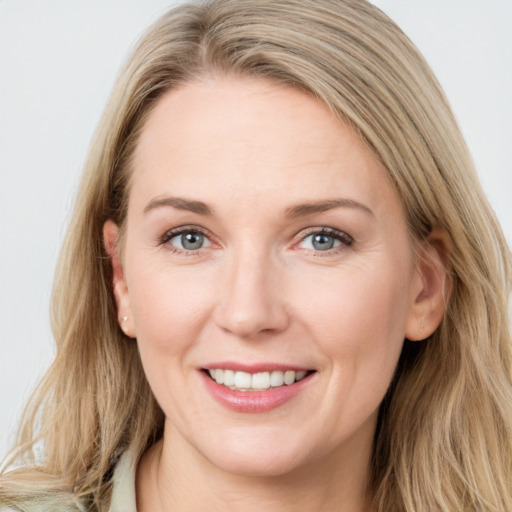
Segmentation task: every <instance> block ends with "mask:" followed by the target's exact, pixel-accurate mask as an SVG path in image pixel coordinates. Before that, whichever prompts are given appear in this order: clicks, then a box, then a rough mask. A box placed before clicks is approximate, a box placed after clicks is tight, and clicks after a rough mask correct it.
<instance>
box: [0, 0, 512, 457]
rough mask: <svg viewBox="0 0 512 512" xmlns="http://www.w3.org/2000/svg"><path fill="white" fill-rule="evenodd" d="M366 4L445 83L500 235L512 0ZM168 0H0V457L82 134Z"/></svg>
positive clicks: (39, 337) (46, 290) (45, 326)
mask: <svg viewBox="0 0 512 512" xmlns="http://www.w3.org/2000/svg"><path fill="white" fill-rule="evenodd" d="M176 3H178V2H174V4H176ZM374 3H375V4H377V5H378V6H379V7H380V8H382V9H383V10H384V11H385V12H387V13H388V14H389V15H390V16H391V17H392V18H393V19H394V20H395V21H397V23H398V24H399V25H400V26H401V27H402V29H403V30H404V31H405V32H406V33H407V34H408V35H409V37H411V39H412V40H413V41H414V42H415V43H416V45H417V46H418V47H419V48H420V50H421V51H422V52H423V54H424V55H425V57H426V58H427V60H428V61H429V63H430V64H431V66H432V68H433V69H434V72H435V73H436V74H437V76H438V78H439V80H440V82H441V84H442V85H443V87H444V88H445V91H446V93H447V95H448V98H449V100H450V101H451V104H452V107H453V110H454V112H455V114H456V117H457V119H458V120H459V123H460V126H461V128H462V131H463V133H464V135H465V137H466V140H467V142H468V144H469V147H470V148H471V151H472V154H473V157H474V159H475V162H476V165H477V168H478V171H479V174H480V177H481V180H482V182H483V185H484V188H485V190H486V191H487V194H488V196H489V198H490V200H491V203H492V205H493V206H494V208H495V210H496V212H497V215H498V217H499V219H500V220H501V223H502V225H503V228H504V230H505V233H506V235H507V238H508V240H509V243H510V242H511V241H512V204H511V203H512V201H511V190H512V151H511V145H512V99H511V98H512V36H511V33H510V27H511V26H512V0H429V1H420V0H375V2H374ZM171 5H173V2H169V1H168V0H167V1H164V0H138V1H136V0H88V1H87V2H70V1H69V0H60V1H58V0H45V1H44V2H42V1H41V0H0V459H1V458H2V457H3V455H4V454H5V453H6V451H7V449H8V446H9V444H10V443H12V441H13V435H14V428H15V424H16V422H17V420H18V418H19V414H20V412H21V406H22V404H23V403H24V402H25V401H26V399H27V397H28V396H29V393H30V391H31V390H32V389H33V387H34V385H35V383H36V382H37V380H38V379H39V378H40V377H41V375H42V373H43V371H44V370H45V368H46V367H47V366H48V364H49V363H50V361H51V359H52V357H53V354H54V348H53V341H52V334H51V330H50V322H49V298H50V293H51V286H52V279H53V273H54V269H55V263H56V258H57V255H58V251H59V247H60V245H61V242H62V238H63V236H64V232H65V226H66V224H67V222H68V220H69V216H70V211H71V206H72V204H73V198H74V196H75V192H76V188H77V183H78V179H79V176H80V172H81V167H82V165H83V162H84V160H85V155H86V153H87V148H88V145H89V142H90V139H91V136H92V134H93V131H94V129H95V126H96V124H97V122H98V119H99V116H100V113H101V111H102V108H103V106H104V105H105V102H106V100H107V97H108V94H109V91H110V89H111V87H112V84H113V82H114V79H115V76H116V74H117V72H118V71H119V69H120V66H121V64H122V62H123V60H124V58H125V57H126V55H127V53H128V51H129V49H130V48H131V47H132V46H133V44H134V43H135V42H136V40H137V38H138V37H139V36H140V34H141V33H142V31H143V30H144V29H145V28H147V26H148V25H149V24H150V23H151V22H153V21H154V20H156V19H157V17H158V16H159V15H160V14H162V13H163V12H164V11H165V10H166V9H167V8H168V7H169V6H171Z"/></svg>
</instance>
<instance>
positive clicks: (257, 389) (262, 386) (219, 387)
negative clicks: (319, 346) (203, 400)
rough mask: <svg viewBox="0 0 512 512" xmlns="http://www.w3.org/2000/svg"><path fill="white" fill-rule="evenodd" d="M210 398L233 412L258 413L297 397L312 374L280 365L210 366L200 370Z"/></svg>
mask: <svg viewBox="0 0 512 512" xmlns="http://www.w3.org/2000/svg"><path fill="white" fill-rule="evenodd" d="M202 370H203V371H202V372H201V374H202V378H203V381H204V383H205V385H206V388H207V390H208V391H209V393H210V394H211V396H212V397H213V398H214V399H215V400H216V401H217V402H218V403H220V404H221V405H223V406H224V407H227V408H228V409H231V410H233V411H236V412H244V413H261V412H267V411H270V410H272V409H274V408H276V407H279V406H281V405H283V404H284V403H286V402H287V401H288V400H291V399H292V398H294V397H295V396H297V395H298V394H300V393H301V392H302V391H303V390H304V389H305V388H306V387H307V386H308V384H309V382H310V381H311V380H312V377H313V375H314V374H315V373H316V372H315V371H314V370H308V369H304V368H297V367H283V366H282V365H259V366H258V367H255V366H246V365H235V364H232V363H228V364H222V363H219V364H214V365H210V367H208V368H203V369H202Z"/></svg>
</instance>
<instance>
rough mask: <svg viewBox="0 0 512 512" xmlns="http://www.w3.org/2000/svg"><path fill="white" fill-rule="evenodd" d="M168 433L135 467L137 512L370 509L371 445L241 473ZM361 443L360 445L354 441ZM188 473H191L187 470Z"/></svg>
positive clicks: (352, 511) (356, 511) (355, 511)
mask: <svg viewBox="0 0 512 512" xmlns="http://www.w3.org/2000/svg"><path fill="white" fill-rule="evenodd" d="M178 435H179V434H177V432H172V435H169V434H167V435H166V436H165V437H164V439H163V440H162V441H160V442H159V443H157V444H156V445H154V446H153V447H152V448H151V449H150V450H149V451H148V452H147V453H146V454H145V455H144V456H143V458H142V460H141V462H140V464H139V467H138V470H137V510H138V511H139V512H149V511H151V512H168V511H171V510H172V511H173V512H195V511H197V510H204V509H205V504H206V505H207V507H208V510H210V511H212V512H231V511H240V510H244V512H253V511H258V512H260V511H261V510H266V511H268V512H292V511H296V510H319V511H320V510H333V511H334V510H336V511H340V512H370V511H371V510H372V507H371V505H370V503H371V500H370V496H369V492H368V489H367V481H368V474H369V463H370V456H371V448H370V449H369V450H367V453H365V454H364V457H362V456H361V455H362V454H361V451H360V450H358V451H357V452H354V453H353V454H351V453H350V450H347V452H346V453H344V454H340V453H338V452H333V453H331V454H329V455H327V456H324V457H321V458H318V459H317V460H314V461H311V462H310V463H309V464H307V466H302V467H298V468H295V469H293V470H292V471H290V472H288V473H286V474H283V475H272V476H246V475H237V474H233V473H229V472H227V471H224V470H222V469H219V468H217V467H215V466H214V465H213V464H211V463H210V462H209V461H207V460H205V459H204V458H203V457H202V455H200V454H198V453H197V452H195V451H194V450H190V449H188V450H186V449H183V448H184V447H183V445H182V443H180V442H177V436H178ZM359 448H360V447H359ZM191 475H193V476H191Z"/></svg>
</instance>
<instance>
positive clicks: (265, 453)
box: [203, 436, 310, 477]
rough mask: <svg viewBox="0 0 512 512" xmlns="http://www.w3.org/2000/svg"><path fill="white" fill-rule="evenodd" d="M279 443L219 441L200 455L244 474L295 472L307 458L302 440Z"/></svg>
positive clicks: (224, 468)
mask: <svg viewBox="0 0 512 512" xmlns="http://www.w3.org/2000/svg"><path fill="white" fill-rule="evenodd" d="M287 441H288V442H287V443H285V442H280V441H279V439H278V438H277V439H276V438H275V437H274V439H271V440H267V439H261V438H260V439H257V440H256V439H253V440H248V439H247V436H246V437H245V438H244V439H242V440H240V442H238V443H237V442H224V443H223V442H219V441H217V443H216V448H217V449H214V450H211V449H209V450H205V451H204V452H203V455H204V456H205V457H206V458H207V459H208V460H209V461H210V463H211V464H213V465H214V466H215V467H217V468H218V469H221V470H223V471H225V472H227V473H231V474H236V475H239V476H247V477H276V476H282V475H286V474H289V473H291V472H294V471H295V470H297V469H298V468H299V467H301V466H303V465H304V464H307V461H308V460H309V459H310V457H308V454H307V448H306V446H304V442H301V443H299V442H297V443H290V439H288V440H287Z"/></svg>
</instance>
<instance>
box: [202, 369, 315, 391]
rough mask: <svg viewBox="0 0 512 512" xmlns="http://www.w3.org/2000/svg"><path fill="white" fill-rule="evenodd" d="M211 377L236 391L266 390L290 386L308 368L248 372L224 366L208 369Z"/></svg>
mask: <svg viewBox="0 0 512 512" xmlns="http://www.w3.org/2000/svg"><path fill="white" fill-rule="evenodd" d="M208 373H209V375H210V377H211V378H212V379H213V380H214V381H215V382H216V383H217V384H222V385H223V386H226V387H228V388H229V389H232V390H236V391H245V392H250V391H265V390H267V389H270V388H278V387H281V386H290V385H292V384H294V383H295V382H299V381H301V380H302V379H304V378H305V377H306V375H307V374H308V371H306V370H300V371H295V370H286V371H272V372H258V373H248V372H242V371H234V370H228V369H222V368H212V369H209V370H208Z"/></svg>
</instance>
